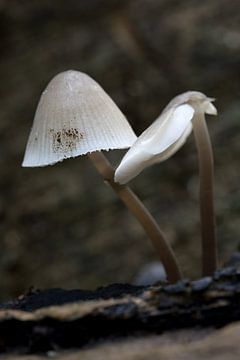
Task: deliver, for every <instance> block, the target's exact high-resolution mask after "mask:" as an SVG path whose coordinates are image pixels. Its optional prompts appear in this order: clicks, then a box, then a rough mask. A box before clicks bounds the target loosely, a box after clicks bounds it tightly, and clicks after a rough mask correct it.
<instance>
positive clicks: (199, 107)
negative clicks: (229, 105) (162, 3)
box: [115, 91, 217, 275]
mask: <svg viewBox="0 0 240 360" xmlns="http://www.w3.org/2000/svg"><path fill="white" fill-rule="evenodd" d="M213 100H214V99H213V98H208V97H207V96H206V95H204V94H202V93H200V92H198V91H188V92H186V93H184V94H181V95H179V96H176V97H175V98H174V99H173V100H172V101H171V102H170V103H169V104H168V105H167V106H166V108H165V109H164V110H163V112H162V113H161V114H160V116H159V117H158V118H157V119H156V121H155V122H154V123H153V124H152V125H151V126H150V127H149V128H147V129H146V130H145V131H144V132H143V133H142V134H141V135H140V136H139V138H138V139H137V140H136V141H135V143H134V144H133V145H132V147H131V148H130V149H129V150H128V152H127V153H126V154H125V156H124V157H123V159H122V161H121V163H120V165H119V166H118V168H117V169H116V172H115V181H116V182H118V183H120V184H125V183H127V182H128V181H130V180H131V179H133V178H134V177H135V176H136V175H138V174H139V173H140V172H141V171H142V170H144V169H145V168H146V167H148V166H150V165H152V164H155V163H158V162H161V161H164V160H166V159H168V158H169V157H170V156H172V155H173V154H174V153H175V152H176V151H177V150H178V149H179V148H180V147H181V146H182V145H183V144H184V143H185V141H186V139H187V137H188V136H189V134H190V133H191V130H192V129H193V131H194V135H195V141H196V145H197V150H198V157H199V168H200V202H201V206H200V210H201V223H202V253H203V275H210V274H212V272H213V271H214V270H215V269H216V266H217V256H216V240H215V217H214V205H213V155H212V148H211V143H210V138H209V134H208V130H207V125H206V121H205V114H211V115H217V110H216V108H215V107H214V105H213V104H212V101H213Z"/></svg>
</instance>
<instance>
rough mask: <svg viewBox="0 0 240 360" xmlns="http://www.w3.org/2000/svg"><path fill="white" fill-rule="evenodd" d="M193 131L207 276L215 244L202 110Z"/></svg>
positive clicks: (209, 159) (211, 178)
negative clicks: (197, 162) (196, 152)
mask: <svg viewBox="0 0 240 360" xmlns="http://www.w3.org/2000/svg"><path fill="white" fill-rule="evenodd" d="M193 131H194V136H195V141H196V146H197V151H198V160H199V177H200V190H199V196H200V216H201V233H202V273H203V276H208V275H211V274H212V273H213V272H214V271H215V270H216V268H217V246H216V236H215V215H214V201H213V197H214V189H213V182H214V165H213V153H212V146H211V141H210V137H209V133H208V129H207V124H206V120H205V115H204V114H203V113H202V112H196V113H195V116H194V119H193Z"/></svg>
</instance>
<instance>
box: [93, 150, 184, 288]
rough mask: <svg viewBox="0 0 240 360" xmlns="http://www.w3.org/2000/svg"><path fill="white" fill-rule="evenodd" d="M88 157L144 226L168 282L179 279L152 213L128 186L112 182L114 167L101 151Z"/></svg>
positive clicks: (172, 259) (170, 251)
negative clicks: (164, 270)
mask: <svg viewBox="0 0 240 360" xmlns="http://www.w3.org/2000/svg"><path fill="white" fill-rule="evenodd" d="M88 157H89V159H90V160H91V161H92V163H93V165H94V166H95V168H96V169H97V171H98V172H99V173H100V174H101V176H102V177H103V178H104V180H105V181H107V182H108V183H109V185H110V186H111V187H112V189H113V190H114V191H115V192H116V194H117V195H118V197H119V198H120V199H121V201H122V202H123V203H124V204H125V205H126V207H127V208H128V209H129V211H130V212H131V213H132V214H133V215H134V216H135V218H136V219H137V220H138V221H139V223H140V224H141V225H142V227H143V228H144V230H145V232H146V234H147V235H148V236H149V238H150V239H151V241H152V244H153V246H154V247H155V249H156V251H157V253H158V255H159V257H160V260H161V262H162V263H163V266H164V267H165V269H166V273H167V278H168V280H169V282H171V283H174V282H176V281H178V280H180V279H181V278H182V276H181V271H180V269H179V266H178V264H177V261H176V258H175V255H174V253H173V251H172V249H171V247H170V246H169V245H168V244H167V242H166V240H165V238H164V235H163V233H162V232H161V230H160V229H159V227H158V225H157V223H156V221H155V220H154V219H153V217H152V215H151V214H150V213H149V211H148V210H147V209H146V208H145V207H144V205H143V203H142V202H141V201H140V200H139V199H138V197H137V196H136V195H135V194H134V193H133V192H132V190H131V189H130V188H129V187H127V186H125V185H119V184H117V183H115V182H114V169H113V167H112V166H111V164H110V163H109V161H108V160H107V158H106V157H105V156H104V154H103V153H101V152H92V153H89V154H88Z"/></svg>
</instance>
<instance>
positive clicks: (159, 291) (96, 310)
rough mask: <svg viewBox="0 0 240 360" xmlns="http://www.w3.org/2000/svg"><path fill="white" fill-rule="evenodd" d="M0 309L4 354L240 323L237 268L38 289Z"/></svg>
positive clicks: (239, 286)
mask: <svg viewBox="0 0 240 360" xmlns="http://www.w3.org/2000/svg"><path fill="white" fill-rule="evenodd" d="M118 290H119V291H118ZM54 294H55V295H54ZM50 295H51V296H50ZM49 296H50V298H51V303H52V306H49V305H50V302H49V299H48V297H49ZM94 296H95V299H94ZM39 298H41V299H42V300H41V301H40V302H39ZM44 298H45V304H47V305H48V306H47V307H46V306H44V301H43V300H44ZM70 298H71V299H70ZM89 299H90V300H89ZM64 302H65V303H64ZM34 303H36V304H37V306H36V307H35V309H34ZM58 304H60V305H58ZM1 307H2V310H0V346H1V350H2V351H8V350H13V349H19V348H20V349H23V350H24V351H29V350H30V351H46V350H50V349H55V348H72V347H78V348H79V347H81V346H83V345H85V344H87V343H89V342H90V341H91V342H92V341H94V340H99V339H101V340H102V339H106V338H109V337H111V338H113V337H114V338H116V337H123V336H126V335H133V334H136V333H137V334H139V333H141V334H144V333H146V332H147V333H162V332H164V331H166V330H173V329H179V328H188V327H193V326H214V327H221V326H223V325H225V324H227V323H229V322H232V321H236V320H240V269H239V268H233V267H230V268H225V269H222V270H220V271H218V272H216V274H215V275H214V277H213V278H211V277H207V278H202V279H199V280H197V281H193V282H189V281H182V282H179V283H177V284H175V285H162V286H151V287H136V286H129V285H126V286H124V285H117V284H116V285H111V286H109V287H106V288H102V289H99V290H97V291H96V292H91V291H88V292H86V291H80V290H75V291H73V292H71V291H64V290H45V291H43V292H41V291H37V292H31V293H29V294H28V295H26V296H25V297H22V298H20V299H18V300H17V301H15V302H11V303H8V304H5V305H2V306H1ZM36 308H37V309H36ZM23 309H24V311H23Z"/></svg>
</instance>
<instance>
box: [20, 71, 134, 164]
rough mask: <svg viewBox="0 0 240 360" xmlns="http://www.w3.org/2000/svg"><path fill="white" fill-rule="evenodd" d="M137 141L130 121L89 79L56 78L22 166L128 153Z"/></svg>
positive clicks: (43, 100)
mask: <svg viewBox="0 0 240 360" xmlns="http://www.w3.org/2000/svg"><path fill="white" fill-rule="evenodd" d="M136 139H137V137H136V135H135V134H134V132H133V130H132V128H131V126H130V125H129V123H128V121H127V120H126V118H125V117H124V115H123V114H122V112H121V111H120V110H119V108H118V107H117V105H116V104H115V103H114V102H113V101H112V100H111V98H110V97H109V96H108V95H107V94H106V93H105V91H104V90H103V89H102V88H101V86H100V85H99V84H98V83H97V82H95V81H94V80H93V79H92V78H90V77H89V76H88V75H86V74H84V73H81V72H78V71H73V70H70V71H66V72H63V73H60V74H58V75H57V76H55V77H54V78H53V79H52V80H51V81H50V83H49V84H48V86H47V88H46V89H45V91H44V92H43V93H42V96H41V98H40V101H39V104H38V107H37V110H36V114H35V117H34V122H33V127H32V130H31V132H30V136H29V139H28V143H27V148H26V152H25V156H24V160H23V163H22V166H24V167H27V166H29V167H36V166H45V165H51V164H54V163H56V162H58V161H61V160H63V159H66V158H70V157H75V156H78V155H84V154H86V153H89V152H93V151H101V150H110V149H124V148H128V147H130V146H131V145H132V144H133V143H134V141H135V140H136Z"/></svg>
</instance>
